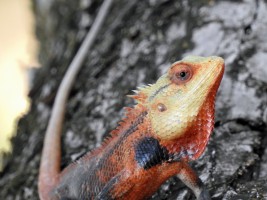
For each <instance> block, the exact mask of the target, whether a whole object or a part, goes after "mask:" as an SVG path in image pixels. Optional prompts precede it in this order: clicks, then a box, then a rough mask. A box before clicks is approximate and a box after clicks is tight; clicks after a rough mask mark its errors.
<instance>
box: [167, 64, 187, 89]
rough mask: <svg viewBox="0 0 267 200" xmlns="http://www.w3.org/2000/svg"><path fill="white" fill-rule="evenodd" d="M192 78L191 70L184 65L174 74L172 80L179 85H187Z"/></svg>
mask: <svg viewBox="0 0 267 200" xmlns="http://www.w3.org/2000/svg"><path fill="white" fill-rule="evenodd" d="M191 77H192V70H191V68H190V67H189V66H187V65H182V66H179V68H178V69H176V70H175V71H174V72H173V75H172V77H171V80H172V81H173V82H174V83H176V84H177V85H178V84H182V83H186V82H187V81H189V80H190V79H191Z"/></svg>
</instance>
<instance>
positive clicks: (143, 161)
mask: <svg viewBox="0 0 267 200" xmlns="http://www.w3.org/2000/svg"><path fill="white" fill-rule="evenodd" d="M135 159H136V161H137V163H138V164H139V166H140V167H142V168H144V169H146V170H147V169H150V168H151V167H153V166H155V165H158V164H161V163H162V162H163V161H167V160H169V154H168V151H167V149H166V148H165V147H162V146H161V145H160V144H159V141H158V140H157V139H155V138H153V137H145V138H142V139H141V140H139V141H138V142H137V144H136V146H135Z"/></svg>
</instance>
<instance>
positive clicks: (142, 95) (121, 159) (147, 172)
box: [38, 56, 224, 200]
mask: <svg viewBox="0 0 267 200" xmlns="http://www.w3.org/2000/svg"><path fill="white" fill-rule="evenodd" d="M223 72H224V61H223V59H222V58H220V57H215V56H212V57H207V58H205V57H198V56H188V57H186V58H184V59H183V60H181V61H178V62H175V63H173V64H172V65H171V66H170V68H169V70H168V71H167V73H166V74H164V75H163V76H161V77H160V78H159V79H158V80H157V82H156V83H155V84H152V85H148V86H145V87H142V88H139V89H138V90H137V91H135V92H136V94H134V95H132V96H131V97H132V98H134V99H135V100H136V102H137V103H136V105H134V106H133V107H132V108H126V113H125V118H124V119H122V120H121V122H120V123H119V125H118V127H117V128H116V129H115V130H113V131H112V132H111V136H110V137H109V138H108V139H106V140H105V141H104V142H103V143H102V145H101V146H100V147H98V148H96V149H95V150H93V151H92V152H89V153H87V154H86V155H85V156H83V157H82V158H80V159H79V160H77V161H75V162H74V163H72V164H70V165H69V166H68V167H66V168H65V169H64V170H63V171H62V172H60V167H59V166H60V156H58V159H54V158H53V159H51V160H50V157H53V156H54V155H52V154H53V153H56V154H57V155H60V154H59V153H58V152H56V151H58V149H60V139H56V138H57V137H58V136H56V134H60V133H57V132H56V131H55V132H54V134H50V136H49V137H50V138H49V140H48V141H53V142H56V143H57V149H50V151H43V155H42V161H41V167H40V174H39V183H38V186H39V196H40V198H41V199H42V200H50V199H51V200H59V199H60V200H63V199H64V200H67V199H72V200H74V199H82V200H86V199H101V200H112V199H116V200H117V199H120V200H127V199H129V200H131V199H133V200H138V199H140V200H141V199H147V198H149V197H151V196H152V195H153V194H154V193H155V192H156V191H157V190H158V188H159V187H160V186H161V184H162V183H164V182H165V181H166V180H167V179H169V178H170V177H172V176H175V175H177V176H178V177H179V178H180V180H181V181H182V182H183V183H184V184H185V185H187V186H188V187H189V188H191V189H192V191H193V192H194V194H195V196H196V198H197V199H198V200H208V199H210V196H209V193H208V191H207V190H206V189H205V187H204V184H203V183H202V181H201V180H200V179H199V178H198V176H197V175H196V174H195V172H194V171H193V170H192V169H191V168H190V166H189V165H188V162H189V161H193V160H196V159H197V158H199V157H200V155H201V154H202V153H203V151H204V149H205V147H206V145H207V143H208V140H209V138H210V134H211V133H212V130H213V127H214V104H215V96H216V93H217V90H218V87H219V85H220V82H221V79H222V76H223ZM58 138H59V137H58ZM54 146H55V144H53V145H52V147H54ZM52 147H51V148H52ZM44 148H47V149H49V148H50V144H49V142H47V143H45V144H44ZM47 152H49V153H50V154H49V153H47Z"/></svg>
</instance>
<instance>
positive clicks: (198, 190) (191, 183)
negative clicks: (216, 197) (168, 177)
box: [177, 162, 211, 200]
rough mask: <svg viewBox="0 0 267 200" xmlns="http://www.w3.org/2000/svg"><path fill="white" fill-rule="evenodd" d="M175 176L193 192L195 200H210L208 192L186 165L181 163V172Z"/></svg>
mask: <svg viewBox="0 0 267 200" xmlns="http://www.w3.org/2000/svg"><path fill="white" fill-rule="evenodd" d="M177 176H178V177H179V179H180V180H181V181H182V182H183V183H184V184H185V185H186V186H187V187H189V188H190V189H191V190H192V191H193V192H194V194H195V196H196V197H197V200H210V199H211V198H210V195H209V192H208V190H207V189H206V188H205V186H204V184H203V182H202V181H201V179H200V178H199V177H198V176H197V174H196V173H195V171H194V170H193V169H192V168H191V167H190V166H189V165H188V164H187V163H184V162H182V163H181V170H180V172H179V173H178V174H177Z"/></svg>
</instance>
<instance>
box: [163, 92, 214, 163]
mask: <svg viewBox="0 0 267 200" xmlns="http://www.w3.org/2000/svg"><path fill="white" fill-rule="evenodd" d="M215 96H216V92H215V91H214V90H211V92H210V93H209V95H208V97H207V99H206V101H205V102H204V104H203V105H202V107H201V109H200V111H199V113H198V115H197V116H196V118H195V120H194V121H193V123H191V125H190V126H189V127H188V128H187V129H186V131H185V132H184V134H183V135H181V136H180V137H179V138H177V139H175V140H169V141H162V142H161V143H162V145H163V146H165V147H166V148H167V149H168V151H169V152H170V154H173V155H174V159H175V160H181V159H182V160H184V161H190V160H195V159H197V158H199V157H200V156H201V155H202V153H203V151H204V150H205V147H206V146H207V143H208V141H209V138H210V135H211V133H212V131H213V127H214V112H215V108H214V107H215V105H214V102H215Z"/></svg>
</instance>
